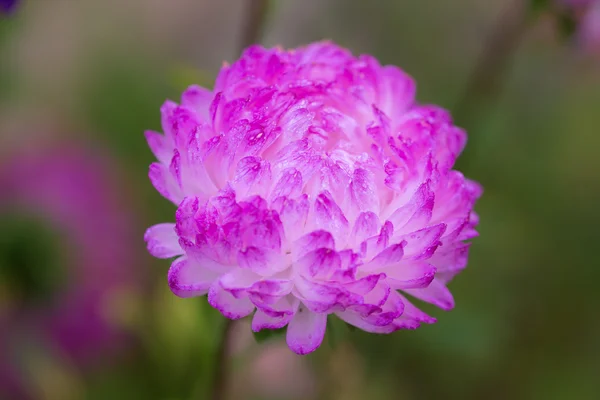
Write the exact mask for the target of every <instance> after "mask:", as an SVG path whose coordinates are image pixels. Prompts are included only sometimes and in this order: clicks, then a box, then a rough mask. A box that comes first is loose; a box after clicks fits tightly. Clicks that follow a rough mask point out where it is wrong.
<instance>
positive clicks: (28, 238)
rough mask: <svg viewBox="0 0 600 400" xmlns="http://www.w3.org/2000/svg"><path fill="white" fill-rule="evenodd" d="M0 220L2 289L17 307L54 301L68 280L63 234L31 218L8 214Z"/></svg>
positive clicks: (0, 279)
mask: <svg viewBox="0 0 600 400" xmlns="http://www.w3.org/2000/svg"><path fill="white" fill-rule="evenodd" d="M0 219H1V220H2V228H3V229H2V230H1V231H0V288H1V289H0V290H2V291H4V292H5V293H8V300H9V302H11V303H14V304H15V305H17V306H30V305H40V304H47V303H48V302H49V301H52V300H54V299H55V298H56V295H57V294H58V292H59V289H60V287H62V285H63V284H64V281H65V280H66V271H65V257H64V253H63V252H62V251H60V250H61V249H60V244H61V243H62V242H61V240H60V239H61V235H59V234H57V233H58V232H56V231H54V230H53V229H50V227H49V226H48V223H47V222H46V221H42V220H41V219H38V218H35V217H32V216H26V215H23V214H9V215H6V214H5V215H3V216H2V217H1V218H0ZM3 297H4V295H3Z"/></svg>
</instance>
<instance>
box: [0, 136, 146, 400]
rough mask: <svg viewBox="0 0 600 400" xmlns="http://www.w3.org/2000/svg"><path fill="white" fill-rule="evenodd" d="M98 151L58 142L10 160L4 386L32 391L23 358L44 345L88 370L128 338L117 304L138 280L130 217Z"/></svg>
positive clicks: (3, 172) (0, 207)
mask: <svg viewBox="0 0 600 400" xmlns="http://www.w3.org/2000/svg"><path fill="white" fill-rule="evenodd" d="M95 153H96V151H89V150H86V149H82V148H78V147H77V146H67V147H55V146H51V147H48V148H43V149H39V148H38V149H27V151H16V152H14V153H13V155H12V156H11V159H10V160H6V161H5V162H2V165H1V167H2V168H1V169H0V214H1V215H2V222H3V227H4V228H5V229H4V230H3V232H2V233H1V234H0V267H2V268H1V269H0V274H1V275H2V278H3V279H1V280H0V284H1V285H2V287H1V288H0V290H1V292H2V305H1V307H0V352H1V353H2V354H3V357H2V360H0V392H1V391H3V390H10V392H11V393H20V391H21V390H30V389H31V387H32V385H31V384H30V383H27V382H19V380H20V379H23V378H22V375H23V373H24V371H21V367H22V366H23V365H26V364H27V360H24V359H23V358H27V356H28V355H29V354H31V353H33V352H35V351H38V350H40V349H43V351H47V352H50V353H52V352H55V351H58V353H60V354H61V355H63V356H67V357H68V358H69V360H70V362H71V363H74V364H75V365H76V366H78V367H82V366H84V365H86V364H88V363H90V362H93V361H94V360H98V359H99V358H100V357H101V356H102V355H103V354H105V353H106V352H107V351H108V352H110V351H112V350H115V349H117V348H119V347H122V346H121V345H123V344H125V343H126V341H124V339H127V335H126V333H125V332H124V329H122V327H121V328H120V327H118V326H117V325H116V324H115V321H113V320H112V318H111V314H114V310H111V309H110V308H109V307H110V305H111V304H110V303H109V301H110V299H111V296H112V295H114V294H115V293H116V292H118V291H122V289H124V288H125V287H126V286H129V287H133V286H134V282H136V281H137V279H136V278H135V276H134V273H133V272H134V271H133V269H132V266H133V263H134V261H135V260H134V258H133V257H132V252H131V245H130V241H131V238H132V235H131V233H132V232H131V231H130V227H131V225H132V224H131V216H130V213H128V212H126V210H123V204H122V203H121V202H120V201H119V196H117V195H116V193H117V192H118V187H117V186H116V185H115V183H114V181H113V179H112V178H114V177H113V176H111V175H110V173H109V168H108V165H109V164H108V162H107V160H105V159H103V158H102V157H98V155H97V154H95ZM11 222H13V223H11ZM38 228H43V229H38ZM44 231H47V234H46V235H44V234H43V233H44ZM52 239H53V240H52ZM49 242H52V246H50V243H49ZM49 246H50V247H49ZM4 278H7V279H4ZM7 281H8V282H7ZM32 343H34V344H35V349H31V347H32V346H31V345H32ZM25 348H27V349H28V351H25V350H24V349H25ZM25 380H26V379H25ZM22 396H25V395H24V394H23V395H22ZM9 397H10V398H17V397H18V398H22V397H20V396H18V395H17V394H14V396H9ZM23 398H29V397H23Z"/></svg>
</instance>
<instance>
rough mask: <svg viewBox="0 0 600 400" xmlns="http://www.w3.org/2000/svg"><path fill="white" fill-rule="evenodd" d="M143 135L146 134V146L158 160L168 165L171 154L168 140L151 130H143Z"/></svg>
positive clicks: (171, 148)
mask: <svg viewBox="0 0 600 400" xmlns="http://www.w3.org/2000/svg"><path fill="white" fill-rule="evenodd" d="M144 135H145V136H146V141H147V142H148V146H149V147H150V150H151V151H152V153H153V154H154V156H155V157H156V159H157V160H158V161H160V163H161V164H165V165H168V164H169V163H170V162H171V157H172V156H173V146H172V145H171V144H170V143H169V142H168V139H167V138H166V137H165V135H163V134H161V133H158V132H153V131H146V132H144Z"/></svg>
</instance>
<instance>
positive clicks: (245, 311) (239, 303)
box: [208, 282, 256, 319]
mask: <svg viewBox="0 0 600 400" xmlns="http://www.w3.org/2000/svg"><path fill="white" fill-rule="evenodd" d="M208 303H209V304H210V305H211V306H213V307H214V308H216V309H217V310H219V311H220V312H221V314H223V315H224V316H225V317H227V318H229V319H240V318H243V317H245V316H247V315H250V314H251V313H252V311H254V309H255V308H256V307H255V306H254V304H252V302H251V301H250V299H249V298H248V297H242V298H239V299H236V298H235V297H233V295H232V294H231V293H230V292H228V291H227V290H225V289H223V287H221V284H220V283H219V282H214V283H213V284H212V285H211V286H210V289H209V290H208Z"/></svg>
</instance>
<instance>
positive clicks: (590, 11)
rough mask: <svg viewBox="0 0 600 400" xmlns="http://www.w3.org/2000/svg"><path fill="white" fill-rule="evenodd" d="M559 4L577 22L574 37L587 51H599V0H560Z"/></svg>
mask: <svg viewBox="0 0 600 400" xmlns="http://www.w3.org/2000/svg"><path fill="white" fill-rule="evenodd" d="M559 6H561V7H562V9H563V11H564V12H566V13H568V14H569V15H570V16H571V18H573V21H574V22H575V23H576V24H577V31H576V32H575V34H576V39H577V42H578V44H579V46H581V48H582V49H583V50H584V51H585V52H587V53H599V52H600V0H560V2H559Z"/></svg>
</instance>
